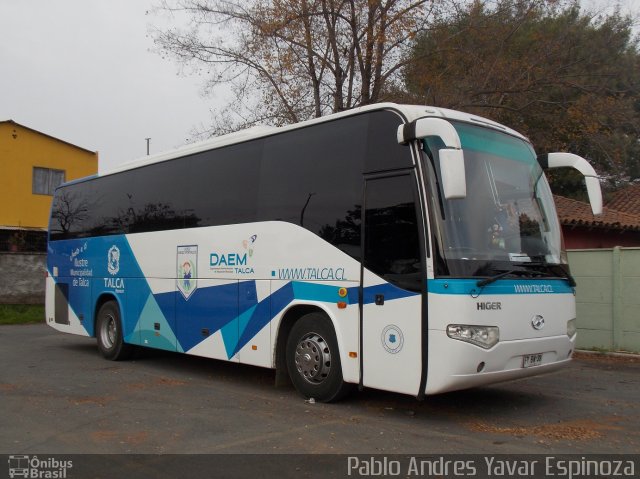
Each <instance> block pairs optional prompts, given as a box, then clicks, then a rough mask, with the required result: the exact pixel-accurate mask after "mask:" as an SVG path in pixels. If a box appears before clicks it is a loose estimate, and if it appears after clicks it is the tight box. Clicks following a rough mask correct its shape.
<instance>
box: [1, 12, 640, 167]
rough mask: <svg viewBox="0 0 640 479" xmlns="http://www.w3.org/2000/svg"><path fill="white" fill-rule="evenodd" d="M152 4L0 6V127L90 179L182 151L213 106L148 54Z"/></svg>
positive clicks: (197, 86)
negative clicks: (72, 153)
mask: <svg viewBox="0 0 640 479" xmlns="http://www.w3.org/2000/svg"><path fill="white" fill-rule="evenodd" d="M583 3H584V4H586V5H593V4H597V3H600V4H604V5H607V4H611V2H606V1H604V0H584V2H583ZM620 3H621V5H622V7H623V9H624V10H629V9H631V8H633V9H634V10H635V11H638V10H639V9H640V6H639V5H638V4H639V3H640V0H621V2H620ZM153 4H154V0H0V40H1V41H0V71H1V72H2V74H1V75H0V120H9V119H11V120H14V121H16V122H18V123H21V124H23V125H25V126H28V127H30V128H33V129H35V130H39V131H41V132H43V133H46V134H48V135H51V136H55V137H57V138H60V139H62V140H65V141H68V142H70V143H73V144H76V145H78V146H81V147H83V148H86V149H88V150H92V151H98V152H99V154H100V171H105V170H109V169H111V168H112V167H114V166H116V165H118V164H121V163H123V162H125V161H129V160H132V159H134V158H138V157H140V156H144V155H145V154H146V141H145V138H147V137H150V138H151V153H158V152H160V151H164V150H167V149H171V148H175V147H179V146H181V145H183V144H185V142H186V141H187V139H188V138H189V137H190V133H191V131H193V129H194V128H196V127H198V126H202V125H208V124H209V122H210V113H209V111H210V108H211V107H212V106H215V104H216V102H220V99H219V98H218V99H216V98H211V97H209V98H203V97H202V96H201V95H200V90H201V84H202V78H199V77H184V76H180V75H178V66H177V65H176V63H175V62H173V61H170V60H163V59H162V58H161V57H160V55H158V54H157V53H154V52H153V51H152V50H153V41H152V39H151V38H150V37H149V36H148V29H149V25H150V24H154V23H156V22H157V21H158V19H157V18H156V17H154V16H153V15H151V16H150V15H147V14H146V12H147V11H148V10H150V8H151V7H152V5H153Z"/></svg>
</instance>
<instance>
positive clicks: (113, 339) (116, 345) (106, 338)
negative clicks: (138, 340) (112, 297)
mask: <svg viewBox="0 0 640 479" xmlns="http://www.w3.org/2000/svg"><path fill="white" fill-rule="evenodd" d="M96 339H97V340H98V349H99V350H100V353H102V356H104V357H105V359H109V360H111V361H120V360H122V359H127V358H128V357H129V356H131V352H132V351H133V346H131V345H130V344H126V343H125V342H124V338H123V334H122V320H121V318H120V308H119V307H118V304H117V303H116V302H115V301H107V302H106V303H104V304H103V305H102V306H100V309H99V310H98V319H97V321H96Z"/></svg>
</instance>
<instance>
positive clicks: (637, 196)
mask: <svg viewBox="0 0 640 479" xmlns="http://www.w3.org/2000/svg"><path fill="white" fill-rule="evenodd" d="M607 206H609V207H610V208H613V209H616V210H618V211H624V212H625V213H630V214H633V215H640V184H637V185H630V186H627V187H626V188H623V189H621V190H618V191H616V192H615V193H613V195H612V197H611V201H609V202H608V203H607Z"/></svg>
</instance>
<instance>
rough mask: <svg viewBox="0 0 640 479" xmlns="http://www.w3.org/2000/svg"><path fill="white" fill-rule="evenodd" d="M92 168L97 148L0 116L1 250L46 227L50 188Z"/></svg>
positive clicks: (96, 159) (91, 172)
mask: <svg viewBox="0 0 640 479" xmlns="http://www.w3.org/2000/svg"><path fill="white" fill-rule="evenodd" d="M97 172H98V153H97V152H93V151H89V150H85V149H84V148H80V147H79V146H76V145H72V144H71V143H67V142H66V141H63V140H60V139H58V138H54V137H52V136H49V135H46V134H44V133H41V132H39V131H36V130H33V129H31V128H28V127H26V126H23V125H20V124H19V123H16V122H14V121H13V120H8V121H0V230H3V231H2V233H3V234H2V235H0V236H2V237H3V238H2V239H4V240H5V241H0V242H2V243H5V242H6V245H2V246H5V248H2V247H1V246H0V249H9V248H8V245H12V244H15V243H16V242H24V236H25V235H26V234H27V233H28V232H32V231H46V229H47V226H48V223H49V213H50V209H51V199H52V195H53V190H54V189H55V188H56V187H57V186H58V185H59V184H60V183H62V182H65V181H70V180H73V179H76V178H81V177H83V176H89V175H93V174H96V173H97ZM9 232H12V233H9ZM21 246H22V245H21ZM20 249H22V248H20Z"/></svg>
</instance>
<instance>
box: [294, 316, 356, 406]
mask: <svg viewBox="0 0 640 479" xmlns="http://www.w3.org/2000/svg"><path fill="white" fill-rule="evenodd" d="M286 360H287V369H288V371H289V377H290V378H291V382H293V385H294V386H295V388H296V389H297V390H298V392H299V393H300V394H301V395H303V396H304V397H306V398H314V399H315V400H317V401H321V402H330V401H337V400H338V399H341V398H342V397H344V396H345V395H346V394H347V393H348V392H349V391H350V390H351V385H348V384H346V383H345V382H344V381H343V378H342V365H341V363H340V353H339V351H338V342H337V340H336V334H335V331H334V329H333V325H332V324H331V321H330V320H329V318H327V317H326V316H325V315H324V314H322V313H309V314H306V315H304V316H302V317H301V318H300V319H299V320H298V321H296V323H295V324H294V325H293V327H292V328H291V332H290V333H289V337H288V339H287V347H286Z"/></svg>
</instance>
